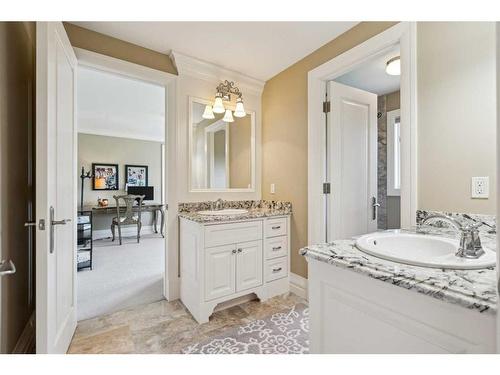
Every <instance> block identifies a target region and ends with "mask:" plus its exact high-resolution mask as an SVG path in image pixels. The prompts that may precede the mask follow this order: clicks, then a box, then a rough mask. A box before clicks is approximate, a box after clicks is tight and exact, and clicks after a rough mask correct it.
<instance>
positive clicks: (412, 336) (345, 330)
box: [301, 211, 498, 354]
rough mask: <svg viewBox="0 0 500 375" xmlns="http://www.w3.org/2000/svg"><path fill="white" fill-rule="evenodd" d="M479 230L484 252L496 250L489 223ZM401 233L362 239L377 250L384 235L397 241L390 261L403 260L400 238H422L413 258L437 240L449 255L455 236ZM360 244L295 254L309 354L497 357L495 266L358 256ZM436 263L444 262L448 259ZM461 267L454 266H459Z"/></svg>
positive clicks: (432, 231) (430, 230)
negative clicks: (302, 272) (304, 288)
mask: <svg viewBox="0 0 500 375" xmlns="http://www.w3.org/2000/svg"><path fill="white" fill-rule="evenodd" d="M428 215H429V213H428V212H423V211H421V212H419V213H418V216H421V217H425V216H428ZM459 215H460V214H456V217H459ZM478 216H479V215H478ZM483 220H484V218H481V217H479V218H476V220H475V221H476V222H478V223H479V222H482V221H483ZM484 223H485V225H484V226H483V229H482V231H481V240H482V242H483V245H484V247H485V249H490V250H493V251H494V250H495V249H496V235H495V234H493V232H491V231H490V229H491V228H493V227H494V225H495V224H494V222H491V223H489V222H487V221H485V222H484ZM490 232H491V233H490ZM400 233H401V234H400V235H398V234H397V233H396V232H395V235H393V234H391V233H390V232H381V233H376V234H373V235H367V236H363V237H364V238H368V239H370V238H371V241H372V242H374V243H373V244H374V245H375V247H376V246H382V245H383V244H382V242H383V240H381V239H383V237H384V236H388V237H389V239H391V238H393V239H394V238H397V237H400V238H401V239H403V242H401V243H397V245H399V247H398V246H396V247H394V250H395V251H394V252H393V254H391V256H396V255H398V253H401V254H404V252H405V251H406V249H405V248H404V247H401V245H404V244H405V241H406V240H405V239H404V238H405V236H410V237H420V238H421V240H420V241H419V242H415V243H416V244H417V247H416V248H414V249H413V250H412V251H413V252H424V253H425V252H426V251H427V250H428V249H425V248H423V246H427V245H425V241H431V240H432V239H437V238H442V239H443V241H446V242H448V241H453V243H454V244H455V249H456V246H457V244H458V241H457V239H456V238H457V234H456V232H455V231H454V230H450V229H448V228H446V227H426V228H425V231H421V230H419V231H401V232H400ZM363 237H361V238H359V239H350V240H338V241H333V242H330V243H325V244H318V245H312V246H308V247H306V248H303V249H302V250H301V254H302V255H304V256H305V257H306V259H307V261H308V266H309V309H310V318H311V319H310V345H311V346H310V349H311V352H312V353H336V354H342V353H387V354H396V353H407V354H410V353H495V351H496V314H497V299H498V298H497V290H496V288H497V285H496V283H497V282H496V271H495V268H494V265H492V266H491V267H487V268H481V269H456V268H455V269H445V268H439V267H421V266H417V265H410V264H404V263H401V262H397V261H390V260H388V259H382V258H380V257H377V256H374V255H371V254H369V253H367V252H365V251H361V250H360V249H359V248H358V246H359V244H360V242H361V241H360V240H362V239H363ZM393 239H391V241H393ZM396 250H397V251H396ZM450 252H452V250H450ZM452 254H454V252H452ZM490 255H491V254H490ZM428 259H430V258H428ZM439 259H440V261H445V262H446V260H447V259H448V258H447V257H440V258H439ZM494 259H495V257H494V256H493V264H494ZM479 260H481V259H479ZM490 260H491V259H488V258H487V257H486V258H485V259H483V260H482V261H485V262H490ZM467 261H468V260H464V259H462V260H461V261H460V262H462V263H463V265H465V264H466V263H467ZM472 261H473V264H474V261H475V260H474V259H472ZM411 262H413V261H411Z"/></svg>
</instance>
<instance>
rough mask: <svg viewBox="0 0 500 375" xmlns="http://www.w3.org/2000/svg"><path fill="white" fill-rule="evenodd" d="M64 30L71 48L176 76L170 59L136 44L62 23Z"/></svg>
mask: <svg viewBox="0 0 500 375" xmlns="http://www.w3.org/2000/svg"><path fill="white" fill-rule="evenodd" d="M64 28H65V29H66V33H67V34H68V37H69V40H70V42H71V45H72V46H73V47H78V48H83V49H86V50H88V51H92V52H97V53H100V54H103V55H107V56H111V57H114V58H117V59H121V60H125V61H129V62H132V63H135V64H139V65H143V66H147V67H149V68H153V69H157V70H161V71H163V72H167V73H172V74H177V70H176V69H175V66H174V64H172V61H171V60H170V57H168V56H167V55H165V54H163V53H159V52H156V51H153V50H150V49H147V48H144V47H141V46H138V45H136V44H132V43H129V42H125V41H123V40H120V39H116V38H113V37H111V36H108V35H104V34H101V33H98V32H95V31H92V30H88V29H85V28H83V27H80V26H76V25H73V24H71V23H68V22H64Z"/></svg>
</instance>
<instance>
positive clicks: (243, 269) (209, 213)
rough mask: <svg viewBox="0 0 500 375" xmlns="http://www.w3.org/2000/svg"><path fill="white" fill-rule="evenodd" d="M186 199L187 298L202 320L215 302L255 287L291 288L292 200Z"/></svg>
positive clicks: (267, 293)
mask: <svg viewBox="0 0 500 375" xmlns="http://www.w3.org/2000/svg"><path fill="white" fill-rule="evenodd" d="M222 204H223V207H219V209H218V210H215V209H213V204H210V203H209V202H206V203H205V202H202V203H188V204H181V205H180V207H179V212H180V213H179V217H180V235H179V238H180V271H181V300H182V302H183V303H184V305H185V306H186V307H187V308H188V310H189V311H190V312H191V314H192V315H193V317H194V318H195V319H196V321H197V322H198V323H205V322H208V319H209V317H210V315H212V313H213V311H214V308H215V307H216V306H217V305H219V304H223V303H227V302H228V301H231V300H233V299H236V298H239V297H244V296H247V295H250V294H252V293H254V294H255V295H257V297H258V298H259V299H260V300H261V301H264V300H266V299H268V298H271V297H274V296H276V295H279V294H284V293H287V292H288V291H289V268H290V256H289V254H290V215H291V205H290V204H289V203H284V202H268V201H239V202H230V201H226V202H223V203H222Z"/></svg>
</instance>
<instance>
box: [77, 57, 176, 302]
mask: <svg viewBox="0 0 500 375" xmlns="http://www.w3.org/2000/svg"><path fill="white" fill-rule="evenodd" d="M73 49H74V50H75V54H76V57H77V60H78V65H80V66H86V67H91V68H94V69H99V70H102V71H106V72H111V73H114V74H119V75H123V76H125V77H128V78H135V79H138V80H141V81H146V82H150V83H153V84H157V85H161V86H163V87H164V88H165V144H166V155H165V156H166V160H165V164H164V165H165V167H166V170H165V181H164V186H165V187H166V203H167V204H168V207H169V210H167V212H166V220H165V232H166V233H167V234H168V233H171V235H167V236H165V277H164V278H163V279H164V287H163V294H164V296H165V298H166V299H167V300H169V301H170V300H174V299H178V298H179V270H178V264H179V255H178V244H177V235H176V233H177V228H178V222H177V210H178V204H179V199H178V196H177V194H178V189H177V184H178V180H177V179H176V178H168V176H169V174H172V176H174V175H175V174H176V172H177V145H178V144H179V139H178V137H180V135H179V134H177V104H176V103H177V99H176V98H177V85H176V81H177V76H176V75H174V74H171V73H167V72H162V71H160V70H156V69H152V68H148V67H145V66H142V65H138V64H134V63H131V62H128V61H124V60H120V59H116V58H114V57H110V56H106V55H101V54H99V53H95V52H91V51H87V50H84V49H81V48H73ZM169 125H170V126H169Z"/></svg>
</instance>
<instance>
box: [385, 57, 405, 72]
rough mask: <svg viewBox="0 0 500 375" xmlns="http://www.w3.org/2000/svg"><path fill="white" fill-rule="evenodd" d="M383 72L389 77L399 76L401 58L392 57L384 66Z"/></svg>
mask: <svg viewBox="0 0 500 375" xmlns="http://www.w3.org/2000/svg"><path fill="white" fill-rule="evenodd" d="M385 72H386V73H387V74H389V75H390V76H399V75H401V58H400V56H396V57H393V58H392V59H390V60H389V61H387V63H386V65H385Z"/></svg>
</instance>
